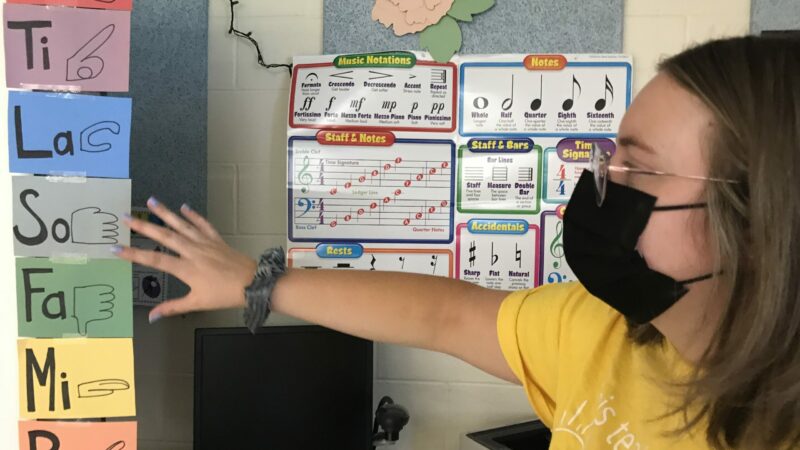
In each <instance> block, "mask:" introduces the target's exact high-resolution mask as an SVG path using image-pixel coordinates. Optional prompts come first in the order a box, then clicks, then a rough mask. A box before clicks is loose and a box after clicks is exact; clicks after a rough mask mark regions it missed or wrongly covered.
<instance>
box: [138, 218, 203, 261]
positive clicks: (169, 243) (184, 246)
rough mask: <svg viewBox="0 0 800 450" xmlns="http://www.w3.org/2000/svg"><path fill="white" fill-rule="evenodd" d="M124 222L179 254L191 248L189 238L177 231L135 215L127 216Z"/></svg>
mask: <svg viewBox="0 0 800 450" xmlns="http://www.w3.org/2000/svg"><path fill="white" fill-rule="evenodd" d="M124 222H125V224H126V225H128V228H130V229H131V230H133V231H135V232H137V233H139V234H141V235H143V236H146V237H149V238H150V239H152V240H154V241H156V242H158V243H159V244H161V245H164V246H165V247H167V248H169V249H170V250H172V251H174V252H176V253H178V254H181V255H184V254H186V253H187V252H188V250H189V246H190V241H189V239H187V238H186V237H184V236H183V235H181V234H179V233H178V232H176V231H173V230H170V229H169V228H165V227H162V226H160V225H156V224H154V223H152V222H148V221H146V220H141V219H137V218H135V217H126V218H125V219H124Z"/></svg>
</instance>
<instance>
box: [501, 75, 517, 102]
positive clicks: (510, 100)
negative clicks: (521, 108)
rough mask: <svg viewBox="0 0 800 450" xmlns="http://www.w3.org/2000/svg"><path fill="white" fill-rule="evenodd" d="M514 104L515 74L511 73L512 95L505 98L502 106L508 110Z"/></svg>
mask: <svg viewBox="0 0 800 450" xmlns="http://www.w3.org/2000/svg"><path fill="white" fill-rule="evenodd" d="M512 106H514V74H511V96H510V97H509V98H507V99H505V100H503V104H502V105H501V107H502V108H503V111H508V110H509V109H511V107H512Z"/></svg>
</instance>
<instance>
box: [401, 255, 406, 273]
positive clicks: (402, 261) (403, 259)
mask: <svg viewBox="0 0 800 450" xmlns="http://www.w3.org/2000/svg"><path fill="white" fill-rule="evenodd" d="M405 266H406V257H405V256H401V257H400V270H403V268H404V267H405Z"/></svg>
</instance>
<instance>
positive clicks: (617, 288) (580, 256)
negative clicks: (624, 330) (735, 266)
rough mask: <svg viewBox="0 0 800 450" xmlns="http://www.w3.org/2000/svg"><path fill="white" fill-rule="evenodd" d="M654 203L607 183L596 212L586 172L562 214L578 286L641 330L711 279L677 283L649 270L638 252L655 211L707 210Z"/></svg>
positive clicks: (567, 251)
mask: <svg viewBox="0 0 800 450" xmlns="http://www.w3.org/2000/svg"><path fill="white" fill-rule="evenodd" d="M655 204H656V197H653V196H652V195H648V194H646V193H644V192H642V191H639V190H636V189H633V188H631V187H628V186H624V185H621V184H617V183H614V182H612V181H611V180H608V182H607V187H606V196H605V200H604V202H603V206H602V207H598V206H597V198H596V194H595V187H594V174H592V172H591V171H589V170H584V171H583V174H582V175H581V178H580V180H579V181H578V184H577V185H576V186H575V191H574V193H573V194H572V197H571V198H570V201H569V204H568V205H567V209H566V211H565V212H564V256H565V257H566V258H567V263H568V264H569V267H570V268H571V269H572V271H573V272H575V275H576V276H577V277H578V280H580V282H581V284H583V286H584V287H585V288H586V289H587V290H588V291H589V292H590V293H591V294H592V295H594V296H595V297H597V298H599V299H601V300H603V301H604V302H606V303H607V304H608V305H609V306H611V307H612V308H614V309H616V310H617V311H619V312H620V313H621V314H622V315H624V316H625V317H626V318H627V319H628V320H630V321H632V322H634V323H637V324H644V323H647V322H650V321H651V320H653V319H654V318H655V317H656V316H658V315H660V314H661V313H663V312H664V311H666V310H667V309H668V308H669V307H670V306H672V305H674V304H675V302H677V301H678V300H680V298H681V297H683V296H684V295H686V293H687V292H688V291H689V289H688V288H687V287H686V285H688V284H691V283H695V282H697V281H701V280H706V279H708V278H711V277H712V276H713V274H708V275H703V276H701V277H697V278H693V279H691V280H685V281H676V280H675V279H673V278H671V277H669V276H667V275H664V274H663V273H660V272H656V271H655V270H652V269H650V268H649V267H647V263H646V262H645V260H644V258H642V256H641V255H640V254H639V252H638V251H637V250H636V245H637V243H638V242H639V236H640V235H641V234H642V232H643V231H644V228H645V226H646V225H647V221H648V220H649V219H650V214H652V213H653V211H674V210H681V209H692V208H703V207H705V204H690V205H676V206H665V207H656V206H655Z"/></svg>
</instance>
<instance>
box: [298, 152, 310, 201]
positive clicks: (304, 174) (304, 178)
mask: <svg viewBox="0 0 800 450" xmlns="http://www.w3.org/2000/svg"><path fill="white" fill-rule="evenodd" d="M310 165H311V161H310V160H309V159H308V156H304V157H303V167H301V168H300V173H299V174H297V179H298V180H300V184H302V185H303V187H302V188H300V192H302V193H303V194H305V193H306V192H308V185H309V184H311V182H312V181H314V176H313V175H311V174H310V173H308V166H310Z"/></svg>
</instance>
